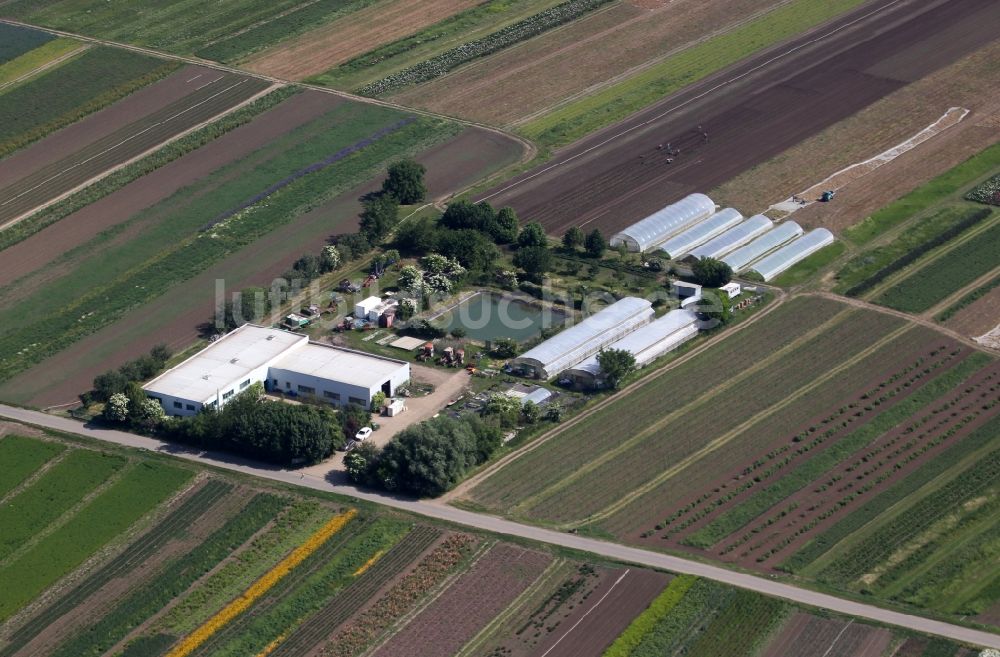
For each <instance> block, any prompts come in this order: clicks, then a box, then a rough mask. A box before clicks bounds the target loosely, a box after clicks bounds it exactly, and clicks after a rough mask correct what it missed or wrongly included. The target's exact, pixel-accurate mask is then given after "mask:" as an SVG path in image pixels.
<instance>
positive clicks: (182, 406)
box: [174, 401, 184, 408]
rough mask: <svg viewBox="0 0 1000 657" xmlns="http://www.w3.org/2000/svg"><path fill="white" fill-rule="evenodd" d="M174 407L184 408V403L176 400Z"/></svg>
mask: <svg viewBox="0 0 1000 657" xmlns="http://www.w3.org/2000/svg"><path fill="white" fill-rule="evenodd" d="M174 408H184V404H182V403H180V402H179V401H175V402H174Z"/></svg>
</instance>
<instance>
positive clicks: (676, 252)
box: [660, 208, 743, 258]
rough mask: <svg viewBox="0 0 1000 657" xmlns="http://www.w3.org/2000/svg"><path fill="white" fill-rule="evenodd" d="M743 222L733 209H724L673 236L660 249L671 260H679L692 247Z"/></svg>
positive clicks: (741, 216)
mask: <svg viewBox="0 0 1000 657" xmlns="http://www.w3.org/2000/svg"><path fill="white" fill-rule="evenodd" d="M741 221H743V215H742V214H740V213H739V212H738V211H737V210H734V209H733V208H726V209H725V210H720V211H718V212H716V213H715V214H713V215H712V216H711V217H709V218H708V219H706V220H705V221H702V222H699V223H696V224H695V225H694V226H691V227H690V228H686V229H684V230H683V231H682V232H680V233H678V234H676V235H674V236H673V237H671V238H670V239H668V240H667V241H666V242H664V243H663V244H662V245H661V246H660V249H662V250H663V251H664V252H666V254H667V255H668V256H670V257H671V258H679V257H681V256H683V255H684V254H686V253H687V252H688V251H690V250H691V249H693V248H694V247H696V246H698V245H700V244H703V243H704V242H707V241H708V240H710V239H712V238H713V237H715V236H716V235H719V234H720V233H724V232H725V231H727V230H729V229H730V228H732V227H733V226H736V225H737V224H739V223H740V222H741Z"/></svg>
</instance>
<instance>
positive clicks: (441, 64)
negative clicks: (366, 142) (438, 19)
mask: <svg viewBox="0 0 1000 657" xmlns="http://www.w3.org/2000/svg"><path fill="white" fill-rule="evenodd" d="M611 1H612V0H569V1H568V2H564V3H562V4H560V5H556V6H555V7H552V8H550V9H546V10H545V11H542V12H539V13H537V14H535V15H534V16H530V17H528V18H525V19H524V20H522V21H518V22H516V23H514V24H513V25H508V26H507V27H504V28H502V29H500V30H497V31H496V32H493V33H492V34H488V35H486V36H484V37H483V38H481V39H476V40H474V41H469V42H468V43H463V44H462V45H460V46H457V47H455V48H452V49H451V50H446V51H445V52H443V53H441V54H440V55H437V56H435V57H432V58H430V59H427V60H424V61H422V62H420V63H419V64H414V65H413V66H410V67H408V68H405V69H403V70H402V71H399V72H398V73H393V74H392V75H388V76H386V77H384V78H382V79H381V80H376V81H375V82H372V83H370V84H367V85H365V86H363V87H361V89H359V90H358V93H359V94H361V95H363V96H382V95H385V94H387V93H391V92H393V91H397V90H398V89H400V88H402V87H406V86H410V85H414V84H420V83H421V82H426V81H427V80H431V79H433V78H437V77H441V76H442V75H445V74H446V73H448V72H449V71H451V70H453V69H455V68H457V67H459V66H461V65H462V64H465V63H467V62H470V61H472V60H474V59H478V58H480V57H485V56H487V55H491V54H493V53H495V52H497V51H500V50H503V49H504V48H509V47H510V46H512V45H514V44H516V43H518V42H520V41H524V40H525V39H530V38H531V37H533V36H537V35H539V34H541V33H542V32H546V31H548V30H551V29H552V28H554V27H558V26H560V25H562V24H564V23H568V22H569V21H572V20H575V19H577V18H579V17H580V16H582V15H583V14H585V13H587V12H589V11H592V10H594V9H596V8H598V7H600V6H601V5H605V4H608V3H609V2H611Z"/></svg>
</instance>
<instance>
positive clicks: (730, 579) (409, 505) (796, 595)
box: [0, 404, 1000, 649]
mask: <svg viewBox="0 0 1000 657" xmlns="http://www.w3.org/2000/svg"><path fill="white" fill-rule="evenodd" d="M0 417H7V418H10V419H12V420H17V421H20V422H26V423H29V424H34V425H38V426H42V427H46V428H49V429H55V430H58V431H64V432H67V433H73V434H77V435H80V436H86V437H88V438H96V439H98V440H104V441H107V442H112V443H117V444H119V445H125V446H128V447H137V448H142V449H148V450H156V451H160V452H165V453H170V454H174V455H176V456H178V457H180V458H184V459H188V460H191V461H198V462H201V463H204V464H206V465H212V466H216V467H220V468H225V469H227V470H234V471H237V472H243V473H246V474H251V475H256V476H258V477H264V478H267V479H273V480H275V481H280V482H283V483H287V484H293V485H298V486H304V487H307V488H312V489H315V490H321V491H327V492H331V493H338V494H340V495H348V496H351V497H355V498H359V499H363V500H367V501H369V502H375V503H377V504H384V505H386V506H391V507H394V508H397V509H401V510H403V511H409V512H411V513H415V514H418V515H422V516H427V517H430V518H435V519H437V520H445V521H449V522H453V523H457V524H459V525H464V526H466V527H471V528H473V529H481V530H485V531H489V532H494V533H497V534H505V535H508V536H518V537H521V538H526V539H530V540H534V541H539V542H542V543H549V544H551V545H559V546H562V547H566V548H572V549H576V550H581V551H584V552H591V553H593V554H598V555H601V556H603V557H607V558H609V559H615V560H619V561H626V562H630V563H635V564H640V565H643V566H650V567H653V568H662V569H664V570H669V571H672V572H676V573H686V574H691V575H696V576H698V577H705V578H707V579H711V580H715V581H718V582H723V583H725V584H731V585H733V586H738V587H740V588H744V589H750V590H753V591H758V592H760V593H765V594H767V595H772V596H775V597H779V598H784V599H786V600H790V601H792V602H797V603H800V604H804V605H809V606H813V607H823V608H826V609H830V610H832V611H835V612H838V613H841V614H846V615H849V616H857V617H859V618H865V619H869V620H873V621H877V622H880V623H886V624H889V625H897V626H899V627H905V628H908V629H911V630H916V631H918V632H925V633H927V634H935V635H938V636H943V637H947V638H949V639H953V640H955V641H960V642H963V643H968V644H974V645H979V646H987V647H990V648H998V649H1000V635H997V634H991V633H989V632H983V631H980V630H974V629H970V628H966V627H961V626H958V625H952V624H950V623H944V622H941V621H936V620H931V619H928V618H922V617H919V616H913V615H910V614H903V613H899V612H896V611H890V610H887V609H882V608H880V607H875V606H872V605H867V604H863V603H860V602H854V601H851V600H844V599H841V598H838V597H836V596H833V595H827V594H825V593H818V592H816V591H810V590H807V589H802V588H799V587H796V586H791V585H789V584H783V583H781V582H777V581H774V580H770V579H768V578H766V577H758V576H756V575H747V574H745V573H738V572H734V571H731V570H728V569H726V568H721V567H718V566H712V565H709V564H705V563H700V562H697V561H692V560H689V559H683V558H680V557H674V556H670V555H666V554H660V553H658V552H651V551H648V550H640V549H638V548H632V547H627V546H624V545H618V544H616V543H609V542H606V541H601V540H597V539H592V538H585V537H583V536H577V535H574V534H564V533H561V532H556V531H552V530H549V529H543V528H541V527H533V526H530V525H522V524H520V523H516V522H511V521H509V520H503V519H501V518H497V517H494V516H489V515H484V514H479V513H473V512H470V511H463V510H461V509H455V508H452V507H449V506H445V505H443V504H435V503H433V502H419V501H414V500H411V499H406V498H398V497H392V496H389V495H380V494H377V493H370V492H365V491H361V490H358V489H357V488H355V487H354V486H351V485H349V484H347V483H338V480H337V479H335V478H334V477H332V476H331V478H330V479H329V480H328V479H325V478H321V477H316V476H313V475H304V474H300V473H298V472H292V471H288V470H280V469H276V468H269V467H266V466H260V465H257V464H254V463H252V462H249V461H241V460H238V459H232V458H228V457H226V456H224V455H221V454H215V453H204V452H193V451H187V450H184V449H182V448H178V447H177V446H175V445H172V444H170V443H165V442H163V441H160V440H156V439H153V438H146V437H145V436H139V435H136V434H131V433H126V432H123V431H113V430H108V429H97V428H93V427H90V426H87V425H84V424H81V423H79V422H76V421H73V420H70V419H67V418H61V417H55V416H52V415H46V414H44V413H40V412H38V411H29V410H25V409H21V408H15V407H12V406H5V405H3V404H0ZM335 474H336V475H337V476H342V474H340V473H335ZM341 481H342V480H341Z"/></svg>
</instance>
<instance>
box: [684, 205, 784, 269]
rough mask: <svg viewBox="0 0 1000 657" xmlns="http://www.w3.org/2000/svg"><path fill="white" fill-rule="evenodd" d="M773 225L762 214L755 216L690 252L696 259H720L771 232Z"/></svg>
mask: <svg viewBox="0 0 1000 657" xmlns="http://www.w3.org/2000/svg"><path fill="white" fill-rule="evenodd" d="M773 226H774V223H773V222H772V221H771V220H770V219H768V218H767V217H765V216H764V215H762V214H755V215H754V216H752V217H750V218H749V219H747V220H746V221H744V222H743V223H741V224H738V225H736V226H734V227H732V228H730V229H729V230H727V231H726V232H724V233H722V234H721V235H719V236H717V237H714V238H712V239H711V240H709V241H707V242H705V243H704V244H702V245H701V246H699V247H698V248H695V249H692V250H691V255H693V256H694V257H696V258H721V257H722V256H724V255H725V254H727V253H729V252H730V251H733V250H734V249H736V248H738V247H740V246H742V245H743V244H746V243H747V242H749V241H750V240H752V239H754V238H755V237H758V236H759V235H763V234H764V233H765V232H767V231H769V230H771V228H772V227H773Z"/></svg>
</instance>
